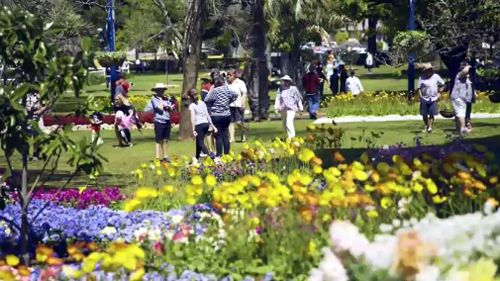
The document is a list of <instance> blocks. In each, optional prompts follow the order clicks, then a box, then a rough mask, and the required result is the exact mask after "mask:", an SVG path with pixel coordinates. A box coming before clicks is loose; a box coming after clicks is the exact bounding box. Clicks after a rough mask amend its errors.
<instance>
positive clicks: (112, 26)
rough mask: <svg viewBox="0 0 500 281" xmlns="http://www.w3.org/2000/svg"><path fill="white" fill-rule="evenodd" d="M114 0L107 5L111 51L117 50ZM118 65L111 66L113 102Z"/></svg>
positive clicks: (109, 0)
mask: <svg viewBox="0 0 500 281" xmlns="http://www.w3.org/2000/svg"><path fill="white" fill-rule="evenodd" d="M114 2H115V1H114V0H108V5H107V6H106V8H107V12H108V18H107V21H106V22H107V28H106V29H107V35H108V48H109V51H110V52H114V51H115V9H114V4H115V3H114ZM116 76H117V73H116V65H111V67H110V81H111V87H110V88H111V104H113V102H114V98H115V90H116V85H115V84H116Z"/></svg>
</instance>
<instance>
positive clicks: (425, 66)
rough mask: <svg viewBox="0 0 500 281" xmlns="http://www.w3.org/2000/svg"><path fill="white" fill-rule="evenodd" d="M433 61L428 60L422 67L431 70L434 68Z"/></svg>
mask: <svg viewBox="0 0 500 281" xmlns="http://www.w3.org/2000/svg"><path fill="white" fill-rule="evenodd" d="M432 68H433V67H432V63H430V62H428V63H423V64H422V69H423V70H424V71H425V70H430V69H432Z"/></svg>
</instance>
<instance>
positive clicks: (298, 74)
mask: <svg viewBox="0 0 500 281" xmlns="http://www.w3.org/2000/svg"><path fill="white" fill-rule="evenodd" d="M280 62H281V71H282V72H283V75H285V74H286V75H289V76H290V77H291V78H292V79H293V81H294V82H295V85H296V86H297V87H298V88H299V89H302V73H304V70H303V69H302V68H303V66H302V64H301V61H300V45H297V46H294V47H292V50H291V51H290V52H289V53H282V54H281V58H280Z"/></svg>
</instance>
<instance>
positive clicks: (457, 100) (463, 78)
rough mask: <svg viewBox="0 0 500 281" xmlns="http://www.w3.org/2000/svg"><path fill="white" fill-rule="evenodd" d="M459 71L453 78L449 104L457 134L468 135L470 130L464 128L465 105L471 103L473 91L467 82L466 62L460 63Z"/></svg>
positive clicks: (467, 68)
mask: <svg viewBox="0 0 500 281" xmlns="http://www.w3.org/2000/svg"><path fill="white" fill-rule="evenodd" d="M460 68H461V71H460V72H459V73H458V74H457V76H456V77H455V83H454V84H453V90H452V91H451V104H452V105H453V110H454V111H455V120H456V122H457V133H458V134H460V135H461V134H463V133H469V132H470V129H469V128H467V127H466V126H465V115H466V110H467V103H468V102H471V100H472V96H473V95H474V91H473V89H472V82H471V81H470V80H469V69H470V65H467V63H466V62H463V63H461V65H460Z"/></svg>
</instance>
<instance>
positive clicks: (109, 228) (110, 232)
mask: <svg viewBox="0 0 500 281" xmlns="http://www.w3.org/2000/svg"><path fill="white" fill-rule="evenodd" d="M115 233H116V228H114V227H112V226H106V227H105V228H103V229H102V230H101V234H103V235H106V236H109V235H113V234H115Z"/></svg>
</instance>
